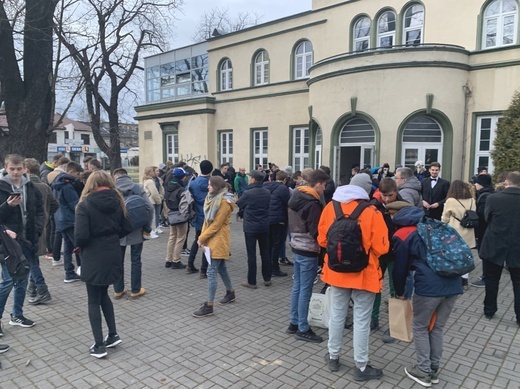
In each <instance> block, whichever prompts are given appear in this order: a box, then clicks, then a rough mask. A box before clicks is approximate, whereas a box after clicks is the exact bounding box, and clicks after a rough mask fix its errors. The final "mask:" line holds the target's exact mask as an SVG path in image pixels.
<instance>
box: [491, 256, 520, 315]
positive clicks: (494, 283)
mask: <svg viewBox="0 0 520 389" xmlns="http://www.w3.org/2000/svg"><path fill="white" fill-rule="evenodd" d="M503 268H504V266H502V265H497V264H496V263H493V262H490V261H486V260H485V259H483V260H482V269H483V273H484V280H485V281H486V296H485V297H484V314H485V315H487V316H493V315H494V314H495V313H496V311H497V310H498V306H497V298H498V286H499V284H500V278H501V277H502V270H503ZM508 270H509V275H510V276H511V283H512V284H513V295H514V299H515V304H514V305H515V314H516V320H517V321H520V268H511V267H510V268H508Z"/></svg>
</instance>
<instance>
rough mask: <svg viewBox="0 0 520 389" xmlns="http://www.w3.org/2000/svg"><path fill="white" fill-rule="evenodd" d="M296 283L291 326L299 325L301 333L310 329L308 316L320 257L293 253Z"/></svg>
mask: <svg viewBox="0 0 520 389" xmlns="http://www.w3.org/2000/svg"><path fill="white" fill-rule="evenodd" d="M292 259H293V261H294V281H293V288H292V293H291V324H298V330H300V332H306V331H307V330H308V329H309V322H308V321H307V316H308V313H309V302H310V301H311V296H312V287H313V285H314V280H315V279H316V274H317V272H318V257H317V256H316V257H305V256H303V255H300V254H296V253H294V252H293V254H292Z"/></svg>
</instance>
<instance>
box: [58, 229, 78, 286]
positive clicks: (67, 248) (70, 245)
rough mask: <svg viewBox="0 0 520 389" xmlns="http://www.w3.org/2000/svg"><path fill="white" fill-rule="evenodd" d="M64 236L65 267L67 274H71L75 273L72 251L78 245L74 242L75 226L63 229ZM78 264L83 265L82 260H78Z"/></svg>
mask: <svg viewBox="0 0 520 389" xmlns="http://www.w3.org/2000/svg"><path fill="white" fill-rule="evenodd" d="M61 235H62V236H63V242H64V248H63V267H64V268H65V276H66V277H67V276H71V275H73V274H74V269H75V268H74V264H73V263H72V251H73V250H74V248H75V247H76V243H74V227H71V228H67V229H66V230H63V231H61ZM78 259H79V256H76V262H78ZM78 266H81V262H78Z"/></svg>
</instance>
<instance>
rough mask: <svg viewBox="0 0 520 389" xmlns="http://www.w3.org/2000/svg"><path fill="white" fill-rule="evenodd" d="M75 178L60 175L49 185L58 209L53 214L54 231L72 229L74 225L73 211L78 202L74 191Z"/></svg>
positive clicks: (66, 174)
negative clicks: (58, 205)
mask: <svg viewBox="0 0 520 389" xmlns="http://www.w3.org/2000/svg"><path fill="white" fill-rule="evenodd" d="M75 180H76V178H74V177H73V176H71V175H70V174H68V173H61V174H60V175H59V176H57V177H56V178H55V179H54V180H53V181H52V184H51V188H52V191H53V192H54V197H56V200H58V203H59V204H60V207H59V208H58V210H57V211H56V213H55V214H54V220H55V221H56V229H57V230H58V231H65V230H67V229H69V228H73V227H74V224H75V217H74V211H75V209H76V205H77V204H78V201H79V196H78V192H76V189H74V181H75Z"/></svg>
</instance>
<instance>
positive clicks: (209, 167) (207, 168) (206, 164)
mask: <svg viewBox="0 0 520 389" xmlns="http://www.w3.org/2000/svg"><path fill="white" fill-rule="evenodd" d="M212 171H213V164H212V163H211V162H210V161H208V160H206V159H205V160H204V161H202V162H201V163H200V172H201V173H202V174H204V175H207V174H210V173H211V172H212Z"/></svg>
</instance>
